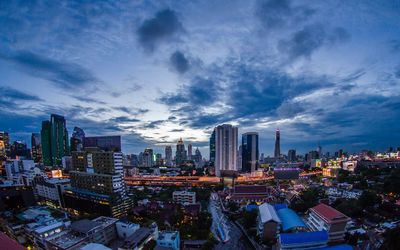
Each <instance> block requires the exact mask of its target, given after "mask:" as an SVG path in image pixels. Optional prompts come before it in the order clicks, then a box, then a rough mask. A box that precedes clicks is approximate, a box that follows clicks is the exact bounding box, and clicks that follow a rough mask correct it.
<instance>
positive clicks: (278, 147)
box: [274, 128, 281, 159]
mask: <svg viewBox="0 0 400 250" xmlns="http://www.w3.org/2000/svg"><path fill="white" fill-rule="evenodd" d="M274 157H275V158H276V159H278V158H280V157H281V132H280V130H279V128H278V129H277V130H276V131H275V151H274Z"/></svg>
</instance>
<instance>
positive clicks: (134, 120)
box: [111, 116, 140, 123]
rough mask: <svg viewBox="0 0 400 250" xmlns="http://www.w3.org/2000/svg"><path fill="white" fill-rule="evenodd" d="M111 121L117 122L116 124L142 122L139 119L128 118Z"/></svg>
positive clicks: (117, 118)
mask: <svg viewBox="0 0 400 250" xmlns="http://www.w3.org/2000/svg"><path fill="white" fill-rule="evenodd" d="M111 121H113V122H116V123H126V122H127V123H131V122H140V120H139V119H136V118H130V117H128V116H117V117H114V118H112V119H111Z"/></svg>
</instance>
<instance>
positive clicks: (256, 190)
mask: <svg viewBox="0 0 400 250" xmlns="http://www.w3.org/2000/svg"><path fill="white" fill-rule="evenodd" d="M233 192H234V193H235V194H266V193H268V187H267V186H264V185H262V186H261V185H258V186H250V185H249V186H235V188H234V190H233Z"/></svg>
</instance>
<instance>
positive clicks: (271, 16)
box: [255, 0, 315, 30]
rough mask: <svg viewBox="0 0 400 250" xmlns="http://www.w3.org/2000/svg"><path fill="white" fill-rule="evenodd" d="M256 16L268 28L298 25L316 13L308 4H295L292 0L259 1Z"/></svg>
mask: <svg viewBox="0 0 400 250" xmlns="http://www.w3.org/2000/svg"><path fill="white" fill-rule="evenodd" d="M255 13H256V16H257V17H258V18H259V20H260V21H261V23H262V25H263V26H264V27H265V28H266V29H267V30H272V29H278V28H283V27H286V26H293V25H297V24H299V23H301V22H303V21H305V20H307V19H308V18H309V17H310V16H312V15H313V14H314V13H315V10H314V9H312V8H310V7H306V6H293V4H292V1H290V0H268V1H259V2H258V3H257V4H256V11H255Z"/></svg>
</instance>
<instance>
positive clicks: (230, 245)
mask: <svg viewBox="0 0 400 250" xmlns="http://www.w3.org/2000/svg"><path fill="white" fill-rule="evenodd" d="M221 210H222V209H221V206H220V201H219V199H218V196H217V194H216V193H212V194H211V197H210V205H209V211H210V213H211V215H212V217H213V223H212V226H211V231H212V232H213V234H214V235H216V238H219V235H218V234H217V225H218V223H221V225H222V227H223V228H224V229H225V230H224V231H225V232H226V233H227V239H228V241H227V242H226V243H223V242H220V243H219V244H217V245H216V246H215V249H217V250H219V249H234V250H241V249H243V250H244V249H251V246H249V245H248V243H247V242H246V239H245V238H244V237H245V236H244V235H243V234H242V232H241V231H240V229H239V228H238V227H237V226H236V225H235V224H234V223H232V221H230V220H229V218H227V217H226V216H225V214H224V213H223V212H222V211H221Z"/></svg>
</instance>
